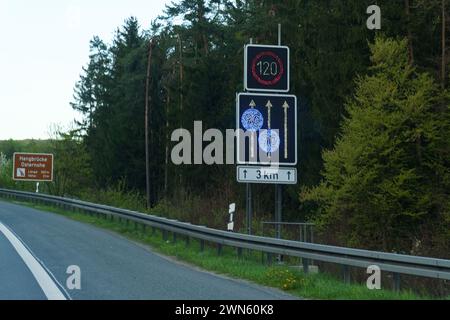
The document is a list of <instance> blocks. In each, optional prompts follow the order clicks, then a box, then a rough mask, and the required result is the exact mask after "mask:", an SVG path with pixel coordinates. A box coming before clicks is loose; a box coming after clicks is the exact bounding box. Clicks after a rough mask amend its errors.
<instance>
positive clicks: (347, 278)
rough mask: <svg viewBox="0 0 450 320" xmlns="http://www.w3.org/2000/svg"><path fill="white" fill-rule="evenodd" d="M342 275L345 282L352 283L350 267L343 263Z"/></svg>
mask: <svg viewBox="0 0 450 320" xmlns="http://www.w3.org/2000/svg"><path fill="white" fill-rule="evenodd" d="M342 277H343V278H344V282H345V283H347V284H348V283H350V268H349V267H348V266H347V265H342Z"/></svg>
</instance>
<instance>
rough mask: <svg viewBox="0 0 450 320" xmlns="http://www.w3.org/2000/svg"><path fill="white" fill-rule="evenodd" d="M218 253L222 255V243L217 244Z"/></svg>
mask: <svg viewBox="0 0 450 320" xmlns="http://www.w3.org/2000/svg"><path fill="white" fill-rule="evenodd" d="M217 255H218V256H220V255H222V244H220V243H218V244H217Z"/></svg>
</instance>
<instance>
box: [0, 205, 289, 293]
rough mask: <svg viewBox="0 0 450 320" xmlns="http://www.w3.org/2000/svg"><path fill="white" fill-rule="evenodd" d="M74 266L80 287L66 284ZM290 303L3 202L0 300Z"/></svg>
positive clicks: (109, 236) (77, 225) (92, 229)
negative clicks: (192, 300) (172, 300)
mask: <svg viewBox="0 0 450 320" xmlns="http://www.w3.org/2000/svg"><path fill="white" fill-rule="evenodd" d="M74 265H75V266H78V267H79V268H80V273H81V277H80V278H81V289H76V288H75V289H73V288H72V289H69V288H68V287H67V279H68V278H69V277H70V274H68V273H66V272H67V268H68V267H69V266H74ZM69 282H71V283H73V282H72V281H69ZM292 298H293V297H292V296H290V295H287V294H285V293H283V292H281V291H279V290H275V289H270V288H266V287H262V286H258V285H254V284H250V283H247V282H245V281H241V280H235V279H230V278H226V277H222V276H219V275H215V274H212V273H209V272H203V271H200V270H198V269H195V268H191V267H189V266H186V265H184V264H180V263H177V262H176V261H173V260H171V259H168V258H165V257H163V256H161V255H159V254H156V253H154V252H152V251H151V249H150V248H148V247H145V246H142V245H139V244H136V243H134V242H132V241H129V240H127V239H125V238H123V237H121V236H119V235H116V234H114V233H111V232H108V231H105V230H102V229H98V228H96V227H93V226H91V225H87V224H83V223H80V222H77V221H73V220H70V219H67V218H65V217H63V216H60V215H57V214H54V213H49V212H43V211H39V210H35V209H31V208H27V207H23V206H20V205H16V204H11V203H7V202H2V201H0V299H2V300H4V299H33V300H35V299H87V300H89V299H99V300H102V299H150V300H153V299H158V300H159V299H167V300H171V299H182V300H184V299H187V300H190V299H201V300H209V299H213V300H219V299H226V300H228V299H231V300H250V299H256V300H276V299H292Z"/></svg>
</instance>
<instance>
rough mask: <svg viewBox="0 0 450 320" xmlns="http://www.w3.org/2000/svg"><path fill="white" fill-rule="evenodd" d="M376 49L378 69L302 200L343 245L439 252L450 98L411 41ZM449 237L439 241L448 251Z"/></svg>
mask: <svg viewBox="0 0 450 320" xmlns="http://www.w3.org/2000/svg"><path fill="white" fill-rule="evenodd" d="M371 51H372V58H371V60H372V63H373V66H372V67H371V70H370V71H371V74H370V75H367V76H365V77H360V78H358V80H357V90H356V94H355V96H354V98H352V99H351V100H350V101H349V102H348V104H347V106H346V111H347V112H348V117H347V118H346V119H345V120H344V122H343V125H342V130H341V134H340V136H339V137H338V139H337V142H336V144H335V146H334V149H332V150H329V151H325V152H324V153H323V159H324V166H325V169H324V172H323V177H324V179H323V181H322V182H321V183H320V185H319V186H317V187H315V188H312V189H309V190H304V191H303V192H302V194H301V199H302V201H310V202H313V203H314V204H315V205H316V209H317V213H318V216H317V217H316V219H317V221H319V222H320V223H321V225H322V226H323V227H324V228H326V229H328V230H329V231H330V230H333V231H332V234H333V235H334V236H336V237H337V238H338V242H339V243H341V244H345V245H353V246H358V247H361V246H363V247H366V248H371V249H381V250H384V251H391V250H395V251H404V252H408V253H409V252H411V251H412V250H413V249H415V250H420V251H422V252H424V251H425V250H430V249H431V248H434V249H436V250H437V249H438V248H437V247H438V246H436V241H437V240H436V239H435V238H434V235H440V236H442V235H443V234H447V236H448V231H446V232H442V230H445V226H446V228H447V230H448V227H449V226H450V225H449V222H450V219H449V215H450V211H449V208H450V196H449V194H448V190H449V187H450V157H449V155H450V154H449V153H450V100H449V95H448V92H442V91H441V90H440V88H439V85H438V84H437V83H436V82H435V81H434V80H433V78H432V77H431V76H430V75H429V74H426V73H420V72H417V71H416V69H415V68H414V67H413V66H411V65H410V64H409V56H408V45H407V41H406V40H403V41H395V40H391V39H382V38H378V39H376V41H375V44H374V45H372V46H371ZM438 230H439V232H437V231H438ZM435 231H436V232H435ZM449 240H450V238H448V237H447V238H446V242H445V241H442V238H441V240H439V241H438V242H439V245H440V247H439V249H440V251H439V253H440V254H441V255H447V254H448V252H449V250H448V249H449V247H448V245H449V243H450V241H449ZM445 250H446V251H445Z"/></svg>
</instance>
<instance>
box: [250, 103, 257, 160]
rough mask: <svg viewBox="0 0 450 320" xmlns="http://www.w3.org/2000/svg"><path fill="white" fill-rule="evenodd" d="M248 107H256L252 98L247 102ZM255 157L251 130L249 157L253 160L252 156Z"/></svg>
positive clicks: (253, 137) (253, 138)
mask: <svg viewBox="0 0 450 320" xmlns="http://www.w3.org/2000/svg"><path fill="white" fill-rule="evenodd" d="M249 106H250V108H252V109H253V108H255V107H256V103H255V101H254V100H252V101H250V104H249ZM254 157H255V132H253V131H252V132H251V135H250V158H251V160H253V158H254Z"/></svg>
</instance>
